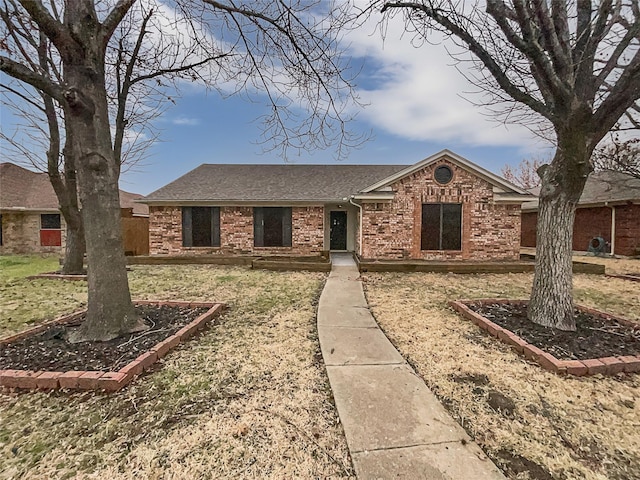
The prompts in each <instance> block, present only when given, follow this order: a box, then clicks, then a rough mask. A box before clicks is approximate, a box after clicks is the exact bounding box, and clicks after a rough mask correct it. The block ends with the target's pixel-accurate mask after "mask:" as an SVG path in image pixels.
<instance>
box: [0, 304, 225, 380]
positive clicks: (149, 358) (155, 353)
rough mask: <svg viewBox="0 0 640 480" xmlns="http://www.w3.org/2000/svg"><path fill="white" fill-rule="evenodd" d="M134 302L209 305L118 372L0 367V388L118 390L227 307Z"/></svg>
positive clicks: (67, 319) (65, 320)
mask: <svg viewBox="0 0 640 480" xmlns="http://www.w3.org/2000/svg"><path fill="white" fill-rule="evenodd" d="M134 304H135V305H158V306H163V305H166V306H180V307H187V308H198V307H201V308H202V307H209V310H207V311H206V312H205V313H203V314H202V315H199V316H198V317H197V318H196V319H195V320H193V321H191V322H190V323H188V324H187V325H185V326H184V327H182V328H181V329H180V330H178V331H177V332H176V333H174V334H173V335H171V336H169V337H167V338H166V339H164V340H163V341H161V342H160V343H158V344H157V345H155V346H154V347H152V348H151V349H150V350H148V351H147V352H145V353H143V354H142V355H140V356H139V357H138V358H136V359H135V360H133V361H131V362H130V363H128V364H127V365H125V366H124V367H122V368H121V369H120V370H118V371H117V372H102V371H81V370H72V371H68V372H48V371H37V372H36V371H31V370H0V387H4V388H19V389H27V390H36V389H41V390H58V389H70V390H105V391H107V392H116V391H118V390H120V389H121V388H123V387H124V386H125V385H128V384H129V383H130V382H131V381H132V380H133V379H134V377H136V376H137V375H140V374H141V373H142V372H143V371H144V370H146V369H148V368H149V367H150V366H151V365H153V364H154V363H155V362H156V361H158V360H159V359H160V358H162V357H164V356H165V355H166V354H167V353H168V352H169V351H170V350H171V349H173V348H175V347H176V346H177V345H178V344H180V343H182V342H184V341H185V340H187V339H188V338H190V337H192V336H193V335H195V333H196V332H197V331H198V330H201V329H203V328H204V327H205V325H206V324H207V322H209V321H210V320H212V319H213V318H215V317H217V316H219V315H220V314H221V313H222V312H223V311H224V310H225V308H226V305H225V304H223V303H213V302H176V301H168V302H162V301H154V300H139V301H134ZM85 312H86V310H81V311H77V312H74V313H72V314H70V315H65V316H63V317H59V318H57V319H54V320H50V321H48V322H44V323H42V324H41V325H38V326H37V327H34V328H30V329H28V330H25V331H23V332H20V333H17V334H15V335H11V336H9V337H5V338H2V339H0V345H3V344H7V343H11V342H15V341H17V340H21V339H23V338H25V337H29V336H31V335H35V334H37V333H40V332H42V331H44V330H46V329H47V328H48V327H49V326H51V325H68V324H72V323H73V322H75V321H77V320H78V319H79V318H80V317H82V315H84V313H85Z"/></svg>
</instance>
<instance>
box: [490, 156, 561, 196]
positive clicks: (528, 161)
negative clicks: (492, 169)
mask: <svg viewBox="0 0 640 480" xmlns="http://www.w3.org/2000/svg"><path fill="white" fill-rule="evenodd" d="M548 161H549V160H548V159H543V158H540V157H531V158H523V159H522V161H521V162H520V163H519V164H518V165H516V166H515V167H512V166H511V165H508V164H507V165H505V166H504V167H502V169H501V170H500V173H501V175H502V176H503V177H504V178H506V179H507V180H509V181H510V182H511V183H513V184H514V185H517V186H518V187H520V188H523V189H525V190H531V189H533V188H536V187H539V186H540V176H539V175H538V169H539V168H540V167H541V166H542V165H544V164H546V163H547V162H548Z"/></svg>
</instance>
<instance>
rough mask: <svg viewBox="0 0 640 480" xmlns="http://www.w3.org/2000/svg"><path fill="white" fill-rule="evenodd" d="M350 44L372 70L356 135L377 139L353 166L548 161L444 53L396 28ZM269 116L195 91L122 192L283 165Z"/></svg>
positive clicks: (326, 154)
mask: <svg viewBox="0 0 640 480" xmlns="http://www.w3.org/2000/svg"><path fill="white" fill-rule="evenodd" d="M346 41H347V42H348V44H349V50H348V55H350V56H351V57H352V59H353V63H354V64H357V65H362V71H361V73H360V75H359V77H358V78H357V80H356V82H357V85H358V89H357V91H358V94H359V96H360V98H361V100H362V101H363V102H364V103H365V104H367V106H366V107H365V108H363V109H362V111H359V112H358V115H357V120H356V121H355V122H353V123H352V124H351V129H352V130H353V131H355V132H371V134H372V136H371V140H369V141H368V142H366V143H365V144H364V145H363V146H362V147H361V148H359V149H355V150H352V151H351V152H350V154H349V156H348V158H346V159H345V160H342V162H343V163H356V164H367V163H397V164H412V163H415V162H418V161H420V160H422V159H423V158H425V157H428V156H430V155H432V154H433V153H436V152H438V151H440V150H442V149H444V148H448V149H450V150H453V151H454V152H456V153H458V154H460V155H462V156H464V157H466V158H468V159H469V160H471V161H473V162H475V163H477V164H479V165H481V166H483V167H484V168H487V169H488V170H491V171H493V172H495V173H498V174H499V173H500V169H501V168H502V167H503V166H504V165H505V164H511V165H514V164H517V163H519V162H520V161H521V160H522V159H523V158H525V157H531V156H544V155H546V154H548V152H549V150H548V145H546V144H544V143H542V142H541V141H540V140H539V139H537V138H535V137H534V136H533V134H531V133H530V131H529V130H528V129H526V128H524V127H522V126H518V125H510V126H508V127H507V126H505V125H502V124H499V123H497V122H496V121H495V120H493V119H491V118H490V117H488V116H487V113H488V112H487V111H486V110H485V109H483V108H480V107H477V106H474V105H473V104H472V103H471V102H470V101H469V100H475V101H477V100H478V97H475V96H473V95H469V94H467V93H466V92H470V91H473V90H475V88H474V87H473V86H472V85H470V84H469V83H468V82H467V81H466V80H465V78H464V76H463V75H461V73H460V72H459V71H458V70H457V69H456V67H454V66H453V65H452V61H451V58H450V57H449V55H448V53H447V51H446V49H445V46H444V45H442V44H434V45H431V44H425V45H423V46H422V47H420V48H418V49H416V48H414V47H413V46H412V45H411V43H410V41H409V39H408V38H407V37H406V36H405V37H404V38H403V37H402V26H401V25H400V24H393V23H392V24H390V25H389V28H388V30H387V36H386V39H385V41H384V42H383V41H382V40H381V38H380V36H379V34H377V33H375V26H374V25H373V24H372V25H370V26H367V25H365V26H363V27H362V28H360V29H357V30H354V31H353V32H351V33H349V35H348V36H347V38H346ZM458 68H460V66H458ZM256 99H258V100H260V97H256ZM265 112H266V106H265V104H264V103H255V102H249V101H248V100H246V99H245V98H243V97H231V98H226V99H223V98H221V97H220V96H219V95H217V94H215V93H209V94H206V92H204V91H203V90H200V89H198V88H187V89H186V93H185V94H184V95H183V96H182V97H181V98H180V99H179V100H178V101H177V104H176V105H175V106H173V107H171V108H170V109H169V110H168V111H167V112H166V114H165V115H164V116H163V118H161V119H160V122H159V124H158V125H159V127H160V129H161V130H162V142H160V143H158V144H156V145H155V146H154V147H153V148H152V151H151V152H150V156H149V158H148V160H147V161H146V163H145V164H144V165H141V166H138V167H136V169H135V170H134V171H130V172H126V173H125V174H124V175H123V176H122V181H121V188H123V189H125V190H131V191H135V192H139V193H143V194H147V193H150V192H151V191H153V190H155V189H157V188H160V187H161V186H163V185H165V184H166V183H168V182H170V181H172V180H174V179H176V178H178V177H179V176H180V175H182V174H184V173H186V172H188V171H189V170H192V169H193V168H195V167H197V166H198V165H200V164H201V163H282V162H283V161H284V160H283V159H282V158H280V157H279V156H278V154H277V153H276V152H270V153H264V154H263V152H262V147H261V146H260V145H258V144H256V142H258V141H259V139H260V134H261V131H260V126H259V122H258V121H257V120H256V119H258V118H259V117H260V116H261V115H263V114H264V113H265ZM287 161H289V162H293V163H331V162H335V161H336V160H334V152H333V151H332V150H327V151H316V152H311V153H305V154H303V155H300V156H295V155H290V156H289V158H288V159H287Z"/></svg>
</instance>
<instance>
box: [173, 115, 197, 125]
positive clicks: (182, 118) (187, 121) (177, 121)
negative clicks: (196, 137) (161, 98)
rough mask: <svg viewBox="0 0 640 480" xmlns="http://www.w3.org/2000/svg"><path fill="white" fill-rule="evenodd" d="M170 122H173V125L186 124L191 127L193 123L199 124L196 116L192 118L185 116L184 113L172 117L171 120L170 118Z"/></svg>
mask: <svg viewBox="0 0 640 480" xmlns="http://www.w3.org/2000/svg"><path fill="white" fill-rule="evenodd" d="M171 123H173V124H174V125H186V126H190V127H191V126H195V125H200V120H199V119H198V118H192V117H186V116H184V115H180V116H178V117H176V118H174V119H173V120H171Z"/></svg>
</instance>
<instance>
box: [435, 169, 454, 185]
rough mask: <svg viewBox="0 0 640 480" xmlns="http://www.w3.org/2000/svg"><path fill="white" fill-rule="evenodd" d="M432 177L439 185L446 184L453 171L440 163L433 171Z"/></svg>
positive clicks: (450, 178) (451, 177)
mask: <svg viewBox="0 0 640 480" xmlns="http://www.w3.org/2000/svg"><path fill="white" fill-rule="evenodd" d="M433 177H434V178H435V179H436V182H438V183H439V184H440V185H446V184H447V183H449V182H450V181H451V180H452V179H453V171H452V170H451V168H449V167H448V166H447V165H440V166H439V167H437V168H436V170H435V172H434V173H433Z"/></svg>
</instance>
